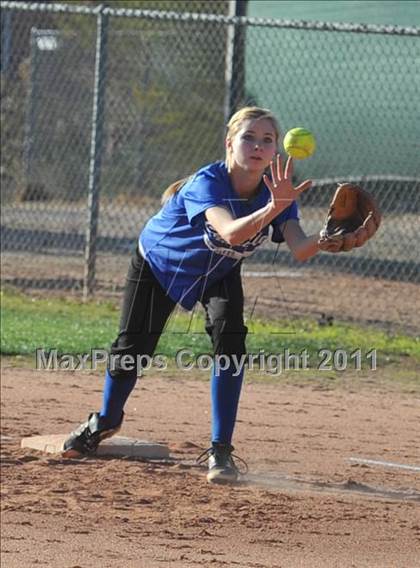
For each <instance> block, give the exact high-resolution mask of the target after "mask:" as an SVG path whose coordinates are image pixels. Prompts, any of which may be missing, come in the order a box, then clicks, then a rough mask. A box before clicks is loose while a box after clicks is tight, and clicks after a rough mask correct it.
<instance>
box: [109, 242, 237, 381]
mask: <svg viewBox="0 0 420 568" xmlns="http://www.w3.org/2000/svg"><path fill="white" fill-rule="evenodd" d="M201 303H202V304H203V306H204V309H205V312H206V331H207V333H208V335H209V336H210V338H211V341H212V345H213V352H214V354H219V355H221V354H224V355H234V354H235V355H237V356H238V357H240V356H241V355H243V354H245V353H246V347H245V338H246V334H247V331H248V329H247V328H246V326H245V325H244V320H243V307H244V295H243V290H242V282H241V273H240V264H239V263H238V265H237V266H235V267H234V268H233V269H232V270H231V271H230V273H229V274H228V275H227V276H226V277H225V278H224V279H223V280H221V281H220V282H217V283H215V284H213V285H211V286H209V288H207V289H206V290H205V292H204V294H203V297H202V299H201ZM175 306H176V303H175V302H174V301H173V300H171V298H170V297H169V296H168V295H167V293H166V291H165V290H164V289H163V288H162V286H161V285H160V284H159V282H158V281H157V279H156V278H155V276H154V274H153V272H152V270H151V268H150V266H149V264H148V262H147V261H146V260H144V258H143V257H142V256H141V255H140V253H139V251H138V249H137V250H136V251H135V253H134V254H133V256H132V259H131V264H130V267H129V270H128V274H127V281H126V286H125V293H124V299H123V306H122V313H121V320H120V330H119V333H118V337H117V338H116V340H115V341H114V343H113V344H112V346H111V355H112V358H113V361H114V364H113V368H112V369H110V373H111V375H112V376H113V377H115V378H123V377H124V376H128V375H130V376H132V374H133V371H127V370H125V368H124V365H120V364H119V360H120V359H121V361H123V356H124V355H129V356H130V357H132V358H133V360H134V361H136V360H137V358H138V356H141V355H147V356H149V357H151V356H152V355H153V353H154V351H155V349H156V346H157V344H158V341H159V338H160V336H161V334H162V331H163V329H164V327H165V324H166V322H167V320H168V318H169V316H170V315H171V313H172V311H173V310H174V308H175Z"/></svg>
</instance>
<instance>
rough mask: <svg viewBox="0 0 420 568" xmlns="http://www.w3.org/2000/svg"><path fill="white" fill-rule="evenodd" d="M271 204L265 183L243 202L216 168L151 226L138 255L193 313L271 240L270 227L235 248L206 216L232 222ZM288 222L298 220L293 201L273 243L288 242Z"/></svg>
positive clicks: (205, 171)
mask: <svg viewBox="0 0 420 568" xmlns="http://www.w3.org/2000/svg"><path fill="white" fill-rule="evenodd" d="M270 200H271V194H270V191H269V190H268V188H267V187H266V186H265V185H264V184H263V183H262V184H261V188H260V191H259V192H258V194H257V195H256V196H255V197H254V198H253V199H252V200H248V199H243V198H240V197H239V196H238V194H237V193H236V192H235V190H234V189H233V186H232V184H231V182H230V178H229V175H228V171H227V168H226V164H225V163H224V162H215V163H213V164H210V165H208V166H205V167H203V168H202V169H200V170H199V171H198V172H196V173H195V174H194V175H193V176H192V177H191V178H189V179H188V181H187V182H186V183H185V184H184V185H183V187H182V188H181V189H180V190H179V191H178V192H177V193H176V194H175V195H173V196H172V197H170V199H169V200H168V201H167V202H166V203H165V205H164V206H163V207H162V209H161V210H160V211H159V212H158V213H156V215H154V216H153V217H152V218H151V219H150V220H149V221H148V222H147V224H146V225H145V227H144V229H143V230H142V232H141V233H140V237H139V246H140V251H141V253H142V254H143V256H144V257H145V258H146V259H147V261H148V262H149V264H150V267H151V269H152V271H153V273H154V275H155V276H156V278H157V279H158V281H159V282H160V284H161V286H162V287H163V288H164V289H165V290H166V291H167V293H168V295H169V296H170V297H171V298H172V299H173V300H174V301H175V302H177V303H179V304H181V306H183V307H184V308H186V309H188V310H190V309H192V308H193V307H194V305H195V303H196V302H197V301H198V300H200V299H201V297H202V294H203V292H204V290H205V289H206V288H207V287H208V286H210V285H211V284H213V283H215V282H216V281H220V280H221V279H222V278H223V277H224V276H226V274H227V273H228V272H229V271H230V270H231V269H232V268H233V267H234V266H235V265H236V264H237V263H238V262H240V261H241V260H242V259H244V258H246V257H247V256H250V255H251V254H252V253H253V252H254V251H255V250H256V248H257V247H259V246H260V245H261V244H262V243H263V242H264V241H265V240H266V239H267V238H268V234H269V226H266V227H264V228H262V229H261V231H260V232H258V233H257V235H255V236H254V237H253V238H252V239H249V240H247V241H246V242H244V243H242V244H240V245H235V246H232V245H230V244H229V243H227V242H226V241H225V240H223V239H222V238H221V237H220V235H219V234H218V233H217V231H216V230H215V229H214V228H213V227H212V226H211V225H210V223H209V222H208V221H207V219H206V217H205V211H206V210H207V209H209V208H210V207H216V206H220V207H226V208H227V209H228V210H229V211H230V212H231V214H232V216H233V217H234V218H239V217H245V216H247V215H250V214H251V213H253V212H255V211H257V210H258V209H261V208H262V207H264V206H265V205H266V204H267V203H268V202H269V201H270ZM289 219H298V207H297V204H296V202H295V201H294V202H293V203H291V205H290V206H289V207H288V208H287V209H285V210H284V211H282V213H280V215H278V216H277V217H276V218H275V219H273V221H272V222H271V224H270V225H271V227H272V233H271V240H272V241H274V242H277V243H281V242H283V241H284V238H283V235H282V232H281V229H280V226H281V225H282V223H284V222H285V221H287V220H289Z"/></svg>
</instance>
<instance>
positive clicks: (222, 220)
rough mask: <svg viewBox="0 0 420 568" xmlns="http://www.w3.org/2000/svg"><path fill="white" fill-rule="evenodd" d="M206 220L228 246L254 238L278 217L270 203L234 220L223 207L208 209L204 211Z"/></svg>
mask: <svg viewBox="0 0 420 568" xmlns="http://www.w3.org/2000/svg"><path fill="white" fill-rule="evenodd" d="M205 215H206V219H207V221H208V222H209V223H210V225H211V226H212V227H213V228H214V229H215V230H216V231H217V232H218V233H219V235H220V236H221V237H222V239H224V240H225V241H226V242H228V243H229V244H230V245H232V246H235V245H240V244H241V243H244V242H245V241H247V240H248V239H252V238H253V237H255V235H256V234H257V233H259V232H260V231H261V230H262V229H263V228H264V227H265V226H266V225H269V224H270V223H271V221H272V220H273V219H274V217H276V216H277V215H278V212H277V210H276V209H274V207H273V206H272V204H271V203H268V204H267V205H266V206H265V207H262V208H261V209H259V210H258V211H255V212H254V213H252V214H251V215H247V216H246V217H239V218H238V219H234V217H233V216H232V214H231V212H230V211H229V210H228V209H226V208H225V207H219V206H216V207H210V208H209V209H207V210H206V213H205Z"/></svg>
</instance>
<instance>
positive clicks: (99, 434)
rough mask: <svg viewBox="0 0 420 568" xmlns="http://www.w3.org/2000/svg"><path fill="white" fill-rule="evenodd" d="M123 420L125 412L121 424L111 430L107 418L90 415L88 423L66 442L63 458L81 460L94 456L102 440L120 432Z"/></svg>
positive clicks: (80, 427) (95, 414) (95, 413)
mask: <svg viewBox="0 0 420 568" xmlns="http://www.w3.org/2000/svg"><path fill="white" fill-rule="evenodd" d="M123 419H124V412H123V413H122V416H121V420H120V423H119V424H117V426H114V427H113V428H110V427H109V425H108V423H107V421H106V418H104V417H102V416H99V412H94V413H92V414H90V415H89V418H88V420H87V422H84V423H83V424H81V425H80V426H79V427H78V428H77V429H76V430H75V431H74V432H72V433H71V434H70V436H69V437H68V438H67V440H66V441H65V442H64V445H63V450H62V452H61V455H62V457H63V458H79V457H82V456H88V455H92V454H94V453H95V452H96V450H97V448H98V446H99V444H100V443H101V442H102V440H105V439H106V438H110V437H111V436H113V435H114V434H116V433H117V432H118V431H119V429H120V428H121V425H122V423H123Z"/></svg>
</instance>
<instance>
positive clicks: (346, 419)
mask: <svg viewBox="0 0 420 568" xmlns="http://www.w3.org/2000/svg"><path fill="white" fill-rule="evenodd" d="M101 391H102V379H101V378H100V377H99V376H98V375H97V374H92V373H88V372H83V373H65V372H54V373H53V372H39V371H38V372H36V371H33V370H30V369H19V368H11V367H5V368H3V369H2V403H1V404H2V454H3V468H2V469H3V472H2V491H3V498H2V558H3V562H4V566H7V567H8V568H15V567H19V568H20V567H25V568H26V567H29V566H48V567H52V566H54V567H59V568H61V567H63V568H64V567H65V568H85V567H89V566H92V565H97V566H101V568H108V567H109V568H111V567H113V568H115V567H128V568H129V567H133V568H134V567H136V568H143V567H144V568H146V567H147V568H155V567H156V568H162V567H167V566H171V567H174V568H187V567H194V568H195V567H197V568H198V567H203V566H208V567H210V566H211V567H219V566H221V567H222V566H223V567H225V566H226V567H229V568H230V567H236V566H237V567H243V568H271V567H273V568H274V567H277V568H279V567H287V568H294V567H305V568H306V567H308V568H317V567H320V568H321V567H322V568H329V567H340V568H342V567H343V568H347V567H348V568H350V567H357V568H366V567H378V568H386V567H390V568H391V567H392V568H414V567H416V566H419V565H420V474H419V472H416V471H415V470H404V469H398V468H391V467H374V466H368V465H362V464H357V463H354V462H351V461H349V458H351V457H358V458H368V459H374V460H375V459H376V460H385V461H387V462H396V463H400V464H405V465H412V466H418V465H419V464H420V452H419V443H418V424H419V403H420V393H419V389H417V388H416V389H413V390H411V391H410V388H407V386H406V387H405V388H402V387H401V388H400V387H399V386H398V384H397V383H395V384H393V383H392V382H384V381H382V380H381V377H380V372H379V371H378V372H376V373H371V374H370V375H363V376H362V375H360V376H357V375H356V374H353V376H350V375H349V376H346V378H345V379H344V380H341V381H340V384H336V383H335V382H334V381H333V380H332V379H331V380H330V381H328V380H323V381H320V380H318V379H313V380H311V379H310V378H309V379H308V378H307V379H305V381H304V382H303V381H302V382H299V380H294V381H292V382H288V381H281V382H280V381H274V380H272V381H270V382H269V383H263V382H262V381H259V380H257V381H248V382H247V383H246V385H245V386H244V391H243V395H242V401H241V408H240V413H239V421H238V425H237V431H236V436H235V440H234V443H235V447H236V453H237V454H238V455H240V456H241V457H243V458H244V459H246V461H247V462H248V464H249V468H250V473H249V475H248V476H247V477H245V479H244V480H243V482H242V483H241V484H239V485H237V486H234V487H213V486H209V485H208V484H207V483H206V481H205V470H204V469H201V468H200V467H198V466H197V465H196V464H195V458H196V457H197V455H198V454H199V453H200V452H201V451H202V449H205V448H206V447H207V444H208V432H209V400H208V399H209V396H208V383H207V382H206V381H205V380H199V379H195V380H192V379H191V378H190V377H185V376H184V377H183V378H180V377H176V376H169V375H165V377H152V376H147V377H146V378H143V379H141V382H139V384H138V385H137V388H136V390H135V392H134V393H133V395H132V396H131V398H130V399H129V401H128V403H127V407H126V412H127V419H126V422H125V425H124V428H123V430H122V432H121V434H122V435H127V436H133V437H136V438H140V439H152V440H154V441H162V442H165V443H167V444H168V445H169V446H170V449H171V454H172V457H173V459H172V460H171V461H170V462H166V463H163V462H160V463H158V462H156V463H151V462H149V463H146V462H140V461H135V460H129V459H126V460H124V459H104V458H101V459H99V458H90V459H83V460H62V459H60V458H56V457H51V456H44V455H42V454H40V453H37V452H35V451H30V450H22V449H20V446H19V444H20V440H21V438H22V437H25V436H30V435H36V434H44V433H59V432H66V431H69V430H70V429H71V428H72V427H73V426H74V425H75V424H77V423H78V422H79V420H82V419H85V418H86V415H87V413H88V412H89V411H91V410H95V409H97V407H98V405H99V404H100V398H101Z"/></svg>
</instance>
